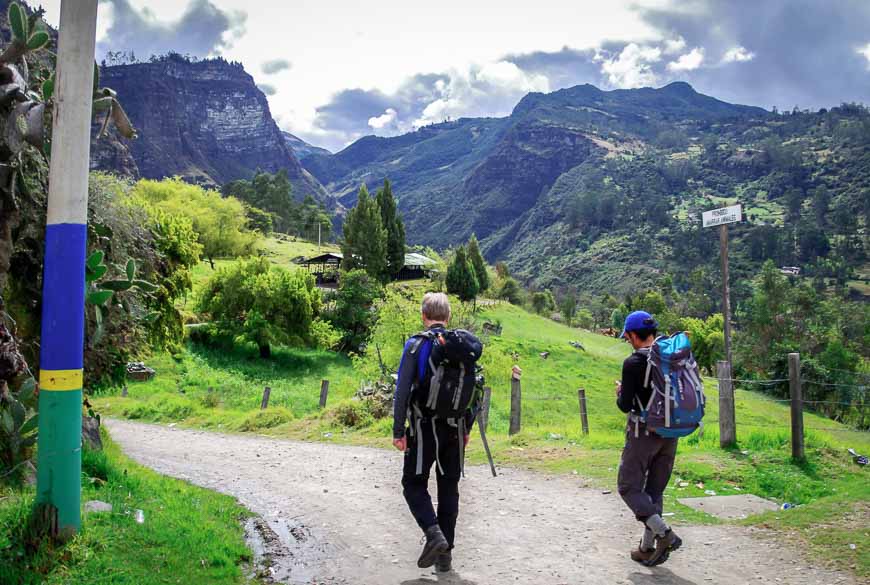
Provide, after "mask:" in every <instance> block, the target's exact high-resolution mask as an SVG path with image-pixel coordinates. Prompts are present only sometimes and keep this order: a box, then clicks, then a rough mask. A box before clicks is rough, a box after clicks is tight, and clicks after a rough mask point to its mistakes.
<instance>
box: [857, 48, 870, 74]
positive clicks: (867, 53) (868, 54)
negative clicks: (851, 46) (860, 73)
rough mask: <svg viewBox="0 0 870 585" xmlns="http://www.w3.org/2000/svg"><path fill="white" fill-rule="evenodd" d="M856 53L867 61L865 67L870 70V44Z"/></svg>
mask: <svg viewBox="0 0 870 585" xmlns="http://www.w3.org/2000/svg"><path fill="white" fill-rule="evenodd" d="M858 53H860V54H861V55H864V58H865V59H867V67H868V68H870V43H867V44H866V45H864V46H863V47H861V48H860V49H858Z"/></svg>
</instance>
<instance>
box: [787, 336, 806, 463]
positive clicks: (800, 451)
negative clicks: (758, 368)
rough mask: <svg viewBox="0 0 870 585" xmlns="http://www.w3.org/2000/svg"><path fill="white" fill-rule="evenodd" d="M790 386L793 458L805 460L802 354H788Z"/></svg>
mask: <svg viewBox="0 0 870 585" xmlns="http://www.w3.org/2000/svg"><path fill="white" fill-rule="evenodd" d="M788 385H789V387H790V389H791V456H792V457H793V458H794V459H798V460H800V459H803V458H804V401H803V396H802V392H801V354H799V353H790V354H788Z"/></svg>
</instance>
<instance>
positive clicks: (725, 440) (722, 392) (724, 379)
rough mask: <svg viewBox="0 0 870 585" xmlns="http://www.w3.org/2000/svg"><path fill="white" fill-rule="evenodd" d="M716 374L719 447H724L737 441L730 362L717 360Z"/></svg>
mask: <svg viewBox="0 0 870 585" xmlns="http://www.w3.org/2000/svg"><path fill="white" fill-rule="evenodd" d="M716 376H717V377H718V378H719V447H721V448H723V449H725V448H727V447H733V446H734V444H735V443H737V421H736V419H735V414H734V384H733V382H732V380H731V364H730V363H728V362H727V361H725V360H723V361H720V362H717V363H716Z"/></svg>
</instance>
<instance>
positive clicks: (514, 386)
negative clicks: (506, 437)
mask: <svg viewBox="0 0 870 585" xmlns="http://www.w3.org/2000/svg"><path fill="white" fill-rule="evenodd" d="M522 414H523V412H522V389H521V387H520V379H519V378H518V377H516V376H512V377H511V424H510V429H509V430H508V434H510V435H516V434H517V433H518V432H520V422H521V419H522Z"/></svg>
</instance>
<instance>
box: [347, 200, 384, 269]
mask: <svg viewBox="0 0 870 585" xmlns="http://www.w3.org/2000/svg"><path fill="white" fill-rule="evenodd" d="M341 253H342V255H343V256H344V259H343V260H342V263H341V267H342V269H344V270H346V271H351V270H354V269H357V268H362V269H363V270H365V271H366V272H368V273H369V275H370V276H371V277H372V278H375V279H377V280H379V281H380V282H386V280H387V270H388V268H387V230H386V228H384V223H383V220H382V219H381V211H380V209H378V204H377V202H376V201H375V200H374V199H373V198H372V197H371V196H370V195H369V191H368V189H367V188H366V186H365V185H363V186H362V187H360V190H359V197H358V198H357V202H356V206H355V207H354V208H353V209H351V210H350V211H349V212H348V213H347V217H346V218H345V221H344V240H343V241H342V243H341Z"/></svg>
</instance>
